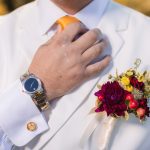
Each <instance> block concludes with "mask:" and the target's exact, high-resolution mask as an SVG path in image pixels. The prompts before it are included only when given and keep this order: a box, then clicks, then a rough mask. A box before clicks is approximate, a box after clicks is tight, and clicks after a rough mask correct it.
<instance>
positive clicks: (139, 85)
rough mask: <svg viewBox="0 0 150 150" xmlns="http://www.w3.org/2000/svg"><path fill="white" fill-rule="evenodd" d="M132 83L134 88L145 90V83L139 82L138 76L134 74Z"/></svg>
mask: <svg viewBox="0 0 150 150" xmlns="http://www.w3.org/2000/svg"><path fill="white" fill-rule="evenodd" d="M130 83H131V85H132V86H133V87H134V88H136V89H138V90H140V91H143V90H144V83H143V82H139V81H138V79H137V78H136V77H134V76H132V77H131V78H130Z"/></svg>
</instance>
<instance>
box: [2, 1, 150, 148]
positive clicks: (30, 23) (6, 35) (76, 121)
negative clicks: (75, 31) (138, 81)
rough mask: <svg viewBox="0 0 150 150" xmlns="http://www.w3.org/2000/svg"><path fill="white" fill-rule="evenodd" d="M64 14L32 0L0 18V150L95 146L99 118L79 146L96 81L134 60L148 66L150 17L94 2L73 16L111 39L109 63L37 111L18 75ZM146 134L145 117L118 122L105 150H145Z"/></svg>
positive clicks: (148, 129)
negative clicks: (30, 127)
mask: <svg viewBox="0 0 150 150" xmlns="http://www.w3.org/2000/svg"><path fill="white" fill-rule="evenodd" d="M48 5H49V6H48ZM50 8H51V9H50ZM52 9H55V12H56V13H55V14H53V11H52ZM63 15H65V13H64V12H63V11H61V10H60V9H58V8H56V6H55V5H54V4H52V3H50V1H49V0H37V1H34V2H33V3H30V4H28V5H26V6H23V7H21V8H19V9H18V10H16V11H14V12H13V13H11V14H9V15H6V16H3V17H1V18H0V33H1V34H0V67H1V73H0V89H1V95H0V128H1V130H0V146H1V147H0V148H1V149H6V150H9V149H11V148H12V145H15V146H13V147H14V149H17V147H18V149H27V150H28V149H33V150H39V149H44V150H50V149H52V150H82V149H85V150H97V149H98V138H97V136H98V135H97V134H98V133H99V132H100V130H101V122H100V123H99V125H98V127H97V128H96V129H95V131H93V134H91V136H90V137H89V138H88V139H87V141H86V142H85V143H84V145H82V146H81V144H80V143H81V141H82V140H83V139H82V134H83V133H84V131H86V126H87V125H88V124H89V122H90V121H91V118H92V117H89V112H90V110H91V108H93V107H94V105H95V96H94V92H95V91H96V90H97V88H96V84H97V83H98V82H99V83H103V82H104V81H106V79H107V77H108V75H109V74H110V73H111V74H114V73H115V71H116V69H118V72H120V73H122V72H123V71H125V70H126V69H129V68H131V67H132V66H133V63H134V61H135V59H136V58H140V59H141V60H142V65H141V68H140V69H141V70H143V69H146V70H149V69H150V61H149V57H150V40H149V39H150V19H149V18H148V17H146V16H144V15H142V14H140V13H138V12H136V11H133V10H131V9H129V8H126V7H124V6H121V5H119V4H116V3H114V2H112V1H111V0H94V1H93V2H92V3H91V4H90V5H89V6H87V7H86V8H84V9H83V11H80V12H79V13H77V15H75V16H76V17H78V18H79V19H81V21H82V22H83V23H85V24H86V25H87V26H88V27H89V28H94V27H97V28H100V29H101V30H102V32H103V33H104V35H105V37H107V38H108V39H109V41H110V46H109V47H108V48H107V49H106V50H105V53H109V54H110V53H111V55H112V56H113V62H112V63H111V64H110V65H109V67H108V68H106V69H105V70H104V71H103V72H102V73H101V74H99V75H98V76H97V77H95V78H94V79H91V80H89V81H88V82H86V83H85V84H83V85H82V86H81V87H79V88H78V89H76V90H74V91H73V92H71V93H68V94H67V95H66V96H64V97H62V98H61V99H60V100H58V101H57V102H54V103H53V104H51V110H48V111H47V112H44V113H43V114H42V113H40V112H39V110H38V109H37V108H36V106H35V105H34V103H33V102H32V100H31V98H30V96H28V95H26V94H25V93H23V92H22V86H21V83H20V80H19V77H20V76H21V75H22V74H23V73H25V72H26V71H27V69H28V67H29V65H30V63H31V61H32V58H33V56H34V54H35V52H36V50H37V48H38V47H39V46H40V45H41V44H43V43H44V42H46V41H47V40H48V39H49V38H50V37H51V36H52V35H53V34H54V32H53V31H52V30H48V29H49V27H50V26H51V25H52V24H53V23H54V21H56V19H58V17H61V16H63ZM48 17H49V18H48ZM39 61H40V60H39ZM66 82H69V81H66ZM29 122H35V123H36V124H37V130H36V131H34V132H30V131H28V130H27V128H26V126H27V124H28V123H29ZM95 132H96V133H97V134H95ZM149 135H150V119H148V120H147V121H146V122H145V123H144V124H140V123H139V121H138V120H137V119H136V118H134V117H131V118H130V120H129V121H127V122H126V121H123V120H119V121H118V122H117V124H116V126H115V128H114V130H113V133H112V136H111V139H110V141H109V146H108V148H107V149H108V150H120V148H121V149H122V150H149V149H150V142H149ZM101 136H102V135H101Z"/></svg>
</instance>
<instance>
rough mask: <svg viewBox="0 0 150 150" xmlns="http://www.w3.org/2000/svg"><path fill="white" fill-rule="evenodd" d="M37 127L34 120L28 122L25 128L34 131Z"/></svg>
mask: <svg viewBox="0 0 150 150" xmlns="http://www.w3.org/2000/svg"><path fill="white" fill-rule="evenodd" d="M36 129H37V124H36V123H35V122H29V123H28V124H27V130H29V131H31V132H32V131H35V130H36Z"/></svg>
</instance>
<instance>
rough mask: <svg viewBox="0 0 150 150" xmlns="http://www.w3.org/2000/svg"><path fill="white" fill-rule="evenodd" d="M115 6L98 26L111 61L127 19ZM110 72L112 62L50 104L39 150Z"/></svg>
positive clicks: (121, 43) (115, 54)
mask: <svg viewBox="0 0 150 150" xmlns="http://www.w3.org/2000/svg"><path fill="white" fill-rule="evenodd" d="M115 5H117V4H115V3H113V2H110V4H109V6H108V7H107V10H106V12H105V14H104V15H103V18H102V20H101V22H100V23H99V25H98V28H100V29H101V30H102V32H103V33H104V34H105V36H106V37H107V38H108V39H109V41H110V46H109V48H108V49H107V50H106V53H109V54H110V52H111V51H112V56H113V59H115V57H116V56H117V55H118V53H119V52H120V51H121V48H122V46H123V44H124V41H123V38H122V37H121V33H122V32H123V31H124V30H126V29H127V26H128V18H129V16H128V14H127V13H124V11H123V10H122V9H121V10H119V11H118V10H116V6H115ZM117 8H118V7H117ZM111 70H113V62H112V63H111V64H110V65H109V66H108V67H107V68H106V69H105V70H104V71H103V72H102V73H101V74H99V76H97V77H95V78H94V79H91V80H90V81H88V82H86V83H84V84H83V85H82V86H81V87H80V88H78V89H76V90H75V91H73V92H72V93H69V94H68V95H66V96H64V97H62V98H61V99H60V100H58V101H57V102H56V101H55V103H53V104H52V109H51V112H50V110H49V111H47V112H46V119H47V120H48V124H49V126H50V130H49V131H47V132H46V133H45V134H43V135H42V137H41V138H40V142H38V147H39V148H42V147H44V146H45V145H46V144H47V143H48V142H50V140H51V139H52V138H53V137H54V136H55V135H56V134H57V132H59V130H61V129H62V128H63V126H64V125H65V124H66V123H67V122H68V121H69V119H70V118H71V117H72V115H73V114H74V113H75V112H76V111H77V110H78V109H79V108H80V106H81V105H82V104H84V101H86V100H87V98H88V96H89V95H90V93H91V91H92V90H93V89H94V87H95V86H96V85H97V83H98V81H99V80H103V79H104V78H105V77H107V75H108V72H110V71H111ZM66 82H69V81H66Z"/></svg>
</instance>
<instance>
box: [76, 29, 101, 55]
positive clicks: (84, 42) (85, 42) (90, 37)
mask: <svg viewBox="0 0 150 150" xmlns="http://www.w3.org/2000/svg"><path fill="white" fill-rule="evenodd" d="M102 38H103V36H102V33H101V31H100V30H99V29H92V30H90V31H88V32H86V33H85V34H83V35H82V36H81V37H80V38H79V39H77V40H76V41H74V46H76V49H79V50H80V51H81V53H83V52H84V51H85V50H87V49H88V48H90V47H91V46H93V45H94V44H95V43H96V42H97V41H100V40H101V39H102Z"/></svg>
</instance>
